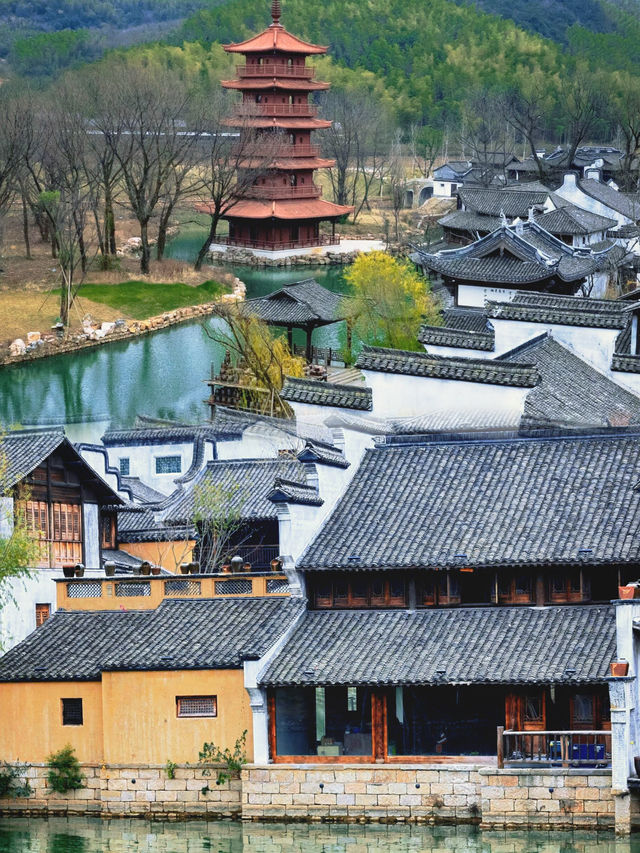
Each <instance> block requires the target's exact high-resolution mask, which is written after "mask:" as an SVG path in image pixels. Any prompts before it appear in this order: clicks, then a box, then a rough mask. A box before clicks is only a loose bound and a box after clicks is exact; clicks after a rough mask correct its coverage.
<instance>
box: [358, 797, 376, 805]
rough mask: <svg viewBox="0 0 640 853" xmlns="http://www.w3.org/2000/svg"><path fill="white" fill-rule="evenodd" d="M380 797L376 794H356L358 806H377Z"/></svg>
mask: <svg viewBox="0 0 640 853" xmlns="http://www.w3.org/2000/svg"><path fill="white" fill-rule="evenodd" d="M377 805H378V797H377V795H376V794H356V806H377Z"/></svg>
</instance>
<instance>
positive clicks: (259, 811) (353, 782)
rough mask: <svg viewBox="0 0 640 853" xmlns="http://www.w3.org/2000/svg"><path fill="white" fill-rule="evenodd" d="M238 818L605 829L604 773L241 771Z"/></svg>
mask: <svg viewBox="0 0 640 853" xmlns="http://www.w3.org/2000/svg"><path fill="white" fill-rule="evenodd" d="M242 817H243V818H245V819H255V820H311V821H317V820H327V819H329V820H335V821H346V822H365V821H377V822H380V823H395V822H416V823H478V824H480V825H481V826H483V827H486V828H491V829H505V828H506V829H511V828H517V829H526V828H536V829H578V828H583V829H587V828H588V829H595V828H602V829H605V828H606V829H610V828H612V827H613V825H614V798H613V795H612V793H611V771H610V770H599V769H584V770H583V769H579V770H561V769H555V768H553V769H544V770H542V769H540V770H536V769H513V770H497V769H496V768H494V767H487V766H478V765H464V764H458V765H447V766H443V765H431V766H429V765H422V766H416V765H414V766H408V765H407V766H404V765H395V766H389V765H386V766H377V765H373V766H372V765H361V766H349V765H324V766H317V767H309V766H307V767H301V766H299V765H296V766H294V765H291V766H289V765H282V764H281V765H275V766H269V767H251V768H247V769H245V770H244V771H243V786H242Z"/></svg>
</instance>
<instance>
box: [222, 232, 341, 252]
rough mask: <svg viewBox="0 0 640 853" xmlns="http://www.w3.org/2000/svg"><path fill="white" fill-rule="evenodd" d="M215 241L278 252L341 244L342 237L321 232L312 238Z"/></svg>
mask: <svg viewBox="0 0 640 853" xmlns="http://www.w3.org/2000/svg"><path fill="white" fill-rule="evenodd" d="M215 242H216V243H217V244H218V245H223V246H241V247H243V248H246V249H262V250H264V251H267V252H278V251H280V250H283V249H306V248H313V247H314V246H339V245H340V237H339V236H338V235H337V234H336V235H335V237H333V236H332V235H331V234H321V235H320V236H318V237H314V238H313V239H312V240H285V241H276V242H271V241H268V240H249V239H247V240H243V239H242V238H241V237H216V239H215Z"/></svg>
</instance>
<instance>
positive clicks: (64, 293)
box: [60, 281, 69, 327]
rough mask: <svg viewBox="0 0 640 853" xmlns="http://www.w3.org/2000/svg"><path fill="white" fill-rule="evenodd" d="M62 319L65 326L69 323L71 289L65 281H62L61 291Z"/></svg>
mask: <svg viewBox="0 0 640 853" xmlns="http://www.w3.org/2000/svg"><path fill="white" fill-rule="evenodd" d="M60 320H61V322H62V325H63V326H65V327H66V326H68V325H69V289H68V287H67V283H66V282H65V281H63V282H62V290H61V291H60Z"/></svg>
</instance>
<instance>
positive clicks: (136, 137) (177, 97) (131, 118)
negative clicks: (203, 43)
mask: <svg viewBox="0 0 640 853" xmlns="http://www.w3.org/2000/svg"><path fill="white" fill-rule="evenodd" d="M190 98H191V94H190V92H189V90H188V89H187V87H186V86H185V84H184V82H183V81H182V80H181V78H180V77H179V76H178V75H176V74H173V73H171V72H167V71H162V72H160V71H158V70H154V71H151V70H150V69H146V68H131V67H129V68H123V69H122V70H121V73H120V75H119V77H118V78H117V79H110V80H109V81H108V83H107V82H105V83H104V86H103V90H102V92H101V102H100V105H99V112H98V113H97V114H96V116H95V118H94V123H95V127H96V129H97V130H99V131H100V132H101V133H102V134H103V136H104V139H105V142H106V143H107V145H108V146H109V147H110V149H111V151H112V153H113V156H114V158H115V161H117V163H118V166H119V168H120V172H121V175H122V184H123V189H124V194H125V197H126V199H127V202H128V207H129V209H130V211H131V213H132V214H133V216H134V217H135V219H136V220H137V222H138V226H139V228H140V241H141V258H140V271H141V272H142V273H143V274H148V273H149V269H150V259H151V250H150V239H149V224H150V221H151V219H152V217H153V216H154V215H155V214H156V213H157V210H158V207H159V206H161V204H162V199H163V194H164V192H165V189H166V187H167V185H168V184H169V183H170V182H171V177H172V175H173V174H174V173H175V170H176V169H177V168H180V167H181V166H182V165H183V164H184V163H186V162H189V160H190V157H191V155H192V152H193V150H194V148H195V146H196V144H197V134H193V133H190V132H187V131H186V129H185V118H186V116H187V115H188V113H189V110H190Z"/></svg>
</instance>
